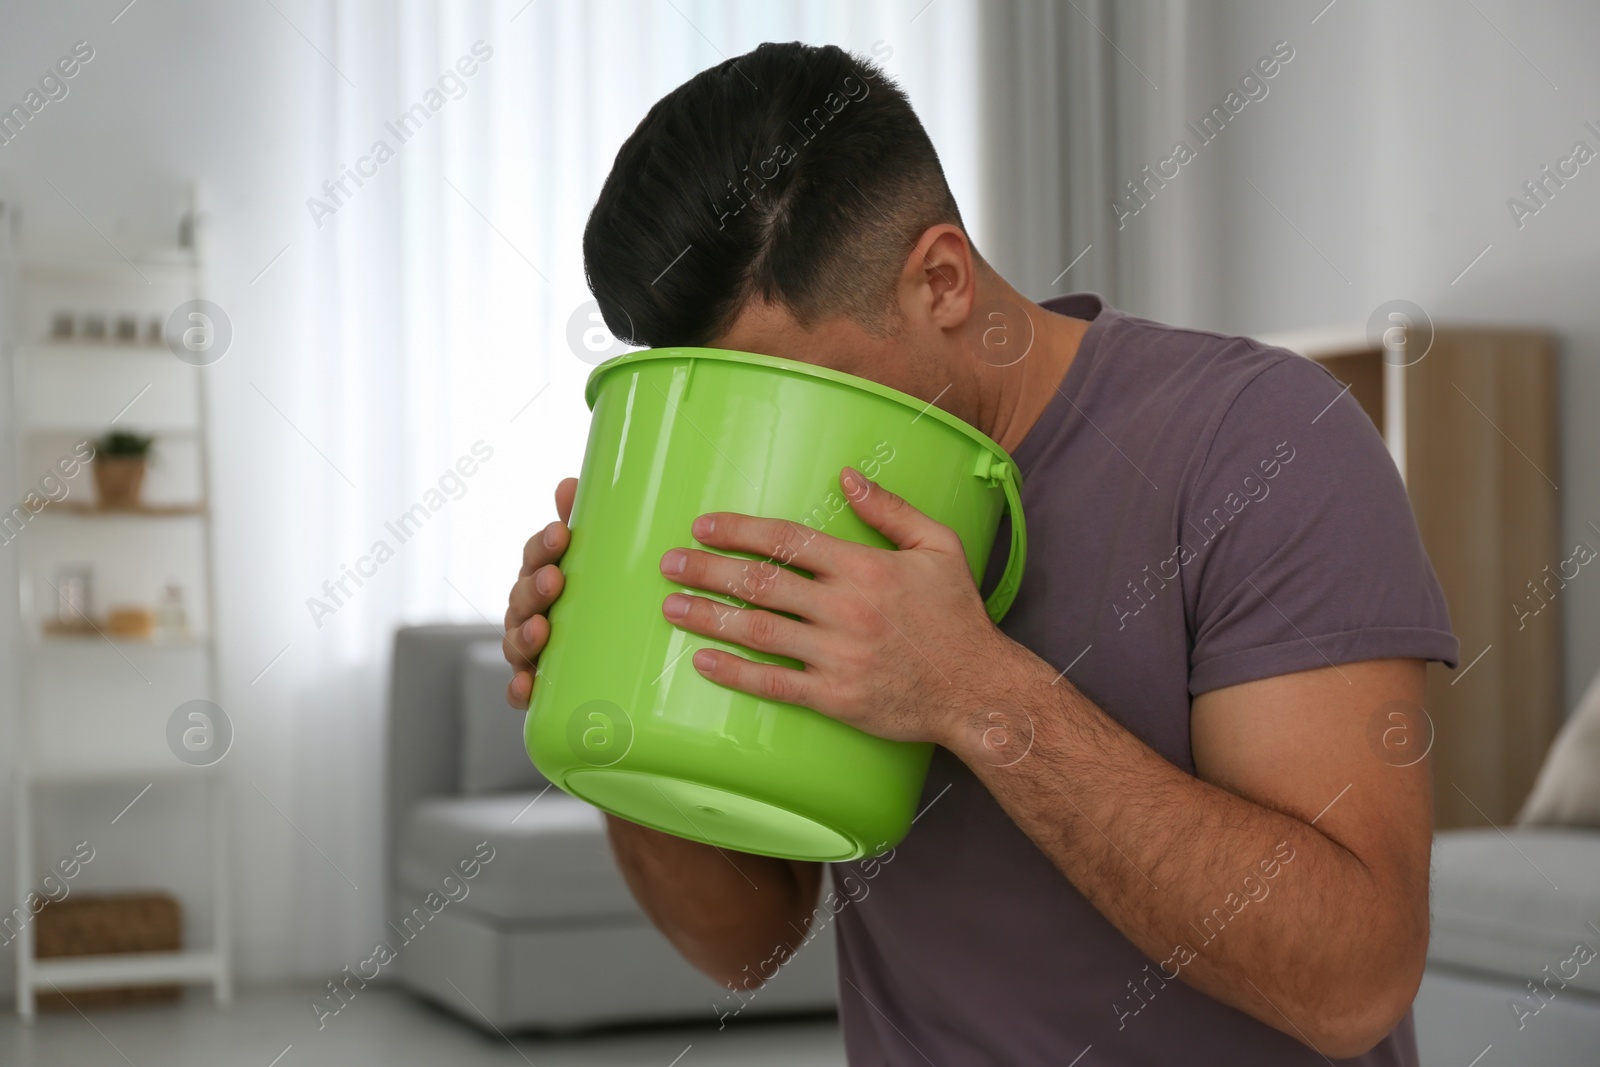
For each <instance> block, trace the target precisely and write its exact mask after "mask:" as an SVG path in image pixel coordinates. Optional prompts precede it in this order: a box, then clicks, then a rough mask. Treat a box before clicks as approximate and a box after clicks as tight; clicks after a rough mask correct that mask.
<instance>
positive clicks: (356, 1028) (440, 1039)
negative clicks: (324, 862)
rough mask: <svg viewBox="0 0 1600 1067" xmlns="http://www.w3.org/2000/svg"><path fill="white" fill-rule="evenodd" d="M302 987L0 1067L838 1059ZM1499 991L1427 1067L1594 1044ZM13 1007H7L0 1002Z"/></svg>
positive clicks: (1459, 981)
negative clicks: (537, 1023)
mask: <svg viewBox="0 0 1600 1067" xmlns="http://www.w3.org/2000/svg"><path fill="white" fill-rule="evenodd" d="M310 993H311V990H310V989H309V988H307V989H298V988H295V987H289V986H279V987H269V988H254V989H245V990H244V991H243V992H242V993H241V994H240V996H239V998H238V1000H237V1002H236V1003H235V1004H234V1005H233V1006H232V1007H231V1008H229V1009H227V1010H223V1011H219V1010H217V1009H216V1008H215V1007H214V1006H213V1005H212V1003H211V999H210V997H209V996H207V995H205V993H204V992H202V991H194V992H191V993H189V994H188V999H186V1000H185V1001H184V1002H183V1003H181V1004H177V1005H171V1006H159V1007H143V1008H127V1009H121V1010H116V1011H112V1010H91V1011H89V1012H88V1013H87V1015H86V1016H85V1015H79V1014H76V1013H74V1012H67V1013H64V1014H63V1013H60V1012H51V1013H48V1014H42V1015H40V1017H39V1021H38V1022H37V1023H35V1024H34V1025H33V1026H31V1027H30V1026H23V1025H21V1024H20V1023H19V1022H17V1018H16V1016H15V1015H13V1014H11V1013H10V1012H9V1011H8V1010H6V1011H0V1064H3V1065H5V1067H98V1065H102V1064H103V1065H105V1067H324V1065H328V1067H331V1065H334V1064H338V1065H340V1067H345V1065H364V1064H381V1065H383V1067H414V1065H415V1067H422V1065H426V1067H436V1065H439V1064H449V1065H450V1067H489V1065H494V1067H522V1065H533V1064H537V1065H538V1067H735V1065H737V1067H747V1065H749V1064H752V1063H759V1064H761V1065H762V1067H844V1065H845V1059H844V1048H843V1046H842V1044H841V1043H840V1039H839V1027H838V1024H837V1023H836V1022H835V1021H834V1020H833V1019H831V1018H823V1019H817V1018H811V1019H794V1020H771V1019H759V1020H758V1019H751V1020H748V1021H743V1022H735V1023H734V1024H732V1025H730V1026H729V1027H728V1028H727V1029H725V1030H721V1031H719V1030H717V1028H716V1026H715V1025H699V1024H692V1025H684V1026H663V1027H650V1028H641V1029H633V1030H621V1031H611V1032H609V1033H602V1034H593V1035H588V1036H582V1037H567V1038H538V1037H528V1036H525V1035H519V1036H517V1038H516V1040H515V1043H512V1042H511V1041H509V1040H507V1039H505V1038H503V1037H496V1036H494V1035H492V1034H485V1033H483V1032H482V1031H480V1030H477V1029H475V1028H473V1027H470V1026H467V1025H465V1024H464V1023H462V1022H461V1021H460V1020H458V1019H456V1018H455V1017H454V1016H451V1015H448V1014H446V1013H444V1012H442V1011H439V1010H438V1009H436V1008H433V1007H430V1006H428V1005H426V1004H423V1003H420V1002H418V1001H416V1000H414V999H412V998H411V997H409V996H407V995H406V994H404V993H401V992H399V991H397V990H389V989H369V990H366V991H364V992H363V993H362V994H361V999H360V1000H359V1001H357V1002H355V1003H353V1004H351V1005H350V1007H349V1009H348V1010H346V1011H344V1012H341V1013H340V1014H339V1016H338V1018H337V1019H331V1020H329V1021H328V1025H327V1027H326V1028H325V1029H323V1030H321V1031H319V1030H318V1029H317V1027H316V1018H315V1016H314V1015H313V1014H312V1013H311V1012H310V1010H309V1009H308V1008H307V1007H306V1004H307V1001H308V999H309V997H310ZM1506 1000H1507V997H1506V994H1505V992H1504V991H1503V990H1501V989H1499V988H1498V987H1491V986H1487V985H1484V984H1483V983H1482V982H1479V981H1474V980H1471V979H1469V978H1465V977H1455V976H1451V975H1448V974H1440V973H1438V972H1430V973H1429V975H1428V977H1427V978H1426V979H1425V980H1424V982H1423V986H1422V992H1421V994H1420V995H1419V996H1418V998H1417V1004H1416V1018H1417V1030H1418V1036H1419V1038H1420V1039H1421V1041H1420V1043H1421V1045H1422V1049H1421V1051H1422V1062H1423V1065H1424V1067H1466V1065H1467V1064H1469V1063H1471V1064H1473V1065H1475V1067H1500V1065H1502V1064H1511V1063H1514V1064H1519V1065H1522V1067H1544V1065H1550V1067H1557V1065H1559V1067H1575V1065H1577V1064H1584V1063H1593V1062H1594V1059H1593V1050H1594V1049H1595V1048H1596V1047H1600V998H1591V997H1586V996H1584V995H1582V994H1573V995H1572V996H1570V997H1565V998H1558V999H1557V1000H1556V1001H1554V1002H1552V1003H1551V1004H1550V1005H1548V1006H1547V1007H1546V1008H1545V1009H1544V1010H1543V1011H1541V1012H1540V1013H1539V1017H1538V1018H1537V1019H1536V1020H1532V1021H1530V1023H1529V1024H1528V1025H1526V1026H1525V1027H1523V1028H1520V1029H1519V1028H1518V1027H1517V1025H1516V1020H1515V1019H1514V1018H1513V1016H1512V1015H1511V1014H1510V1013H1509V1012H1508V1011H1507V1009H1506ZM5 1007H6V1008H9V1005H6V1006H5Z"/></svg>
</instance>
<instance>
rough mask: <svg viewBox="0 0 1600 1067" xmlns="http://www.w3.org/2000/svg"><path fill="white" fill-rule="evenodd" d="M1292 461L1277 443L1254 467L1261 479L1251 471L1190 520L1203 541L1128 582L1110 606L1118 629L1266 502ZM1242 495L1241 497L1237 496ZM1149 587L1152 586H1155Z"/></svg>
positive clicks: (1286, 447) (1288, 449)
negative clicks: (1124, 592) (1242, 517)
mask: <svg viewBox="0 0 1600 1067" xmlns="http://www.w3.org/2000/svg"><path fill="white" fill-rule="evenodd" d="M1294 457H1295V450H1294V448H1293V447H1292V446H1291V445H1290V444H1289V442H1288V441H1281V442H1279V443H1278V445H1277V446H1276V447H1274V449H1273V451H1272V455H1271V456H1270V457H1268V458H1267V459H1264V460H1261V462H1259V463H1258V464H1256V468H1257V470H1259V471H1260V472H1261V473H1260V477H1257V476H1256V471H1254V470H1252V471H1251V472H1250V473H1249V474H1246V475H1245V476H1244V479H1243V481H1242V482H1241V483H1240V485H1239V488H1238V489H1236V490H1233V491H1231V492H1229V493H1228V494H1227V496H1225V497H1223V499H1222V503H1221V504H1220V505H1219V506H1217V507H1215V508H1212V509H1211V511H1210V513H1209V514H1206V515H1204V516H1202V517H1201V520H1200V522H1199V523H1196V522H1195V520H1194V519H1192V518H1191V519H1190V520H1189V525H1190V526H1192V527H1194V529H1195V530H1196V531H1198V532H1199V533H1200V535H1201V536H1202V537H1203V538H1204V540H1202V541H1200V542H1198V544H1197V546H1196V547H1194V548H1191V547H1190V546H1189V544H1188V543H1187V542H1184V541H1180V542H1178V547H1177V548H1175V549H1173V550H1172V555H1170V556H1168V557H1167V558H1166V559H1164V560H1161V561H1160V562H1158V563H1156V564H1155V570H1154V571H1152V570H1151V569H1150V568H1151V565H1150V564H1148V563H1147V564H1145V566H1144V571H1143V574H1144V577H1143V578H1141V579H1139V580H1138V581H1137V582H1135V581H1134V580H1133V579H1131V578H1130V579H1129V580H1128V583H1127V585H1128V592H1129V595H1128V596H1126V597H1123V598H1121V599H1120V600H1113V601H1112V602H1111V610H1112V611H1113V612H1115V613H1116V616H1117V629H1118V630H1122V629H1125V628H1126V627H1127V625H1128V620H1129V619H1131V618H1133V617H1135V616H1136V615H1138V614H1139V613H1140V612H1141V611H1143V610H1144V609H1145V608H1146V607H1148V606H1149V605H1150V604H1151V603H1152V602H1153V601H1154V600H1155V599H1156V596H1157V595H1158V594H1159V593H1160V592H1161V590H1163V589H1165V588H1166V587H1167V584H1168V583H1169V582H1175V581H1177V580H1178V574H1179V572H1180V571H1181V570H1182V568H1184V567H1187V566H1188V565H1189V564H1190V563H1193V562H1194V561H1195V560H1197V559H1199V558H1200V554H1201V552H1203V551H1204V550H1205V549H1206V547H1207V546H1208V545H1210V544H1211V543H1212V542H1213V541H1215V540H1216V539H1217V538H1218V537H1221V536H1222V534H1223V533H1224V531H1226V530H1227V529H1228V524H1229V523H1231V522H1233V520H1234V519H1236V518H1238V517H1239V515H1240V514H1241V513H1242V512H1243V511H1244V509H1245V508H1247V507H1249V506H1250V505H1251V504H1252V503H1260V502H1261V501H1263V500H1265V499H1267V494H1269V493H1271V492H1272V487H1271V486H1270V485H1268V484H1267V483H1268V482H1270V481H1271V480H1272V479H1274V478H1276V477H1277V476H1278V475H1279V473H1281V472H1282V470H1283V468H1284V467H1286V466H1288V465H1289V464H1290V463H1291V462H1293V460H1294ZM1241 493H1242V494H1243V495H1240V494H1241ZM1168 568H1171V572H1172V573H1170V574H1169V573H1167V570H1168ZM1151 583H1154V585H1152V584H1151Z"/></svg>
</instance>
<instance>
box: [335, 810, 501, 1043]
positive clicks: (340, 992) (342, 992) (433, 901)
mask: <svg viewBox="0 0 1600 1067" xmlns="http://www.w3.org/2000/svg"><path fill="white" fill-rule="evenodd" d="M494 857H495V850H494V846H493V845H491V844H489V842H488V841H479V842H478V843H477V844H476V845H474V846H473V852H472V855H471V856H468V857H467V858H466V859H462V860H457V861H456V865H455V866H454V867H453V868H451V869H450V871H449V873H448V874H446V875H444V876H443V877H442V878H440V879H439V887H438V888H437V889H430V890H429V891H428V894H427V895H426V896H425V897H423V898H422V903H420V904H418V905H416V906H415V907H413V908H412V909H411V911H410V913H408V914H407V915H406V916H405V917H404V918H402V919H401V920H400V926H395V925H394V923H393V922H390V923H389V927H390V929H392V930H394V932H395V933H397V934H399V935H400V943H399V945H398V946H395V945H392V944H390V943H389V942H388V941H379V942H378V943H377V944H376V945H374V946H373V947H372V953H371V955H369V956H367V958H366V959H364V960H361V961H360V962H359V963H357V964H356V965H355V970H353V971H352V970H351V969H350V965H349V964H348V963H347V964H345V965H344V967H342V968H341V969H340V971H339V974H340V975H341V976H342V977H337V978H330V979H328V981H327V982H326V983H325V984H324V986H325V988H326V989H327V992H326V993H324V994H323V995H322V996H320V997H313V998H312V999H311V1000H310V1001H308V1003H309V1004H310V1006H311V1013H312V1014H313V1015H315V1016H316V1017H317V1029H318V1030H323V1029H326V1028H327V1025H328V1020H329V1019H331V1018H332V1017H333V1016H335V1015H338V1014H339V1013H340V1012H341V1011H343V1010H344V1009H345V1008H347V1007H349V1006H350V1004H351V1002H352V1001H354V1000H355V999H356V994H357V993H359V992H360V991H361V990H363V989H365V988H367V983H368V982H370V981H372V980H373V979H375V978H377V977H378V975H379V974H381V973H382V971H383V968H385V967H387V966H388V965H389V964H391V963H393V962H394V961H395V960H397V959H399V958H400V950H401V949H403V948H405V947H406V946H407V945H409V944H411V942H413V941H415V940H416V939H417V937H418V936H419V935H420V934H421V933H422V931H423V930H425V929H427V926H428V924H429V923H430V922H432V921H433V920H434V919H436V918H438V917H439V915H440V913H441V912H443V911H444V909H445V908H447V907H449V906H450V905H451V904H459V903H461V902H462V901H463V900H466V899H467V896H468V895H469V894H470V893H471V892H472V887H471V886H469V885H468V884H467V883H468V882H470V881H472V880H473V879H474V878H476V877H478V875H480V874H482V873H483V868H484V867H486V866H488V865H489V864H490V863H491V862H493V861H494ZM458 875H459V876H458ZM402 927H403V929H402Z"/></svg>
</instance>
